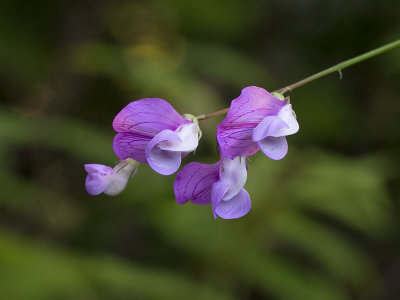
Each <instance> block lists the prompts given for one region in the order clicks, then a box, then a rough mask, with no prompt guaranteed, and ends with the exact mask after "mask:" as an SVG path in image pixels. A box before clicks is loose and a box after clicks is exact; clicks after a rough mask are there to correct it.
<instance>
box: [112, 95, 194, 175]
mask: <svg viewBox="0 0 400 300" xmlns="http://www.w3.org/2000/svg"><path fill="white" fill-rule="evenodd" d="M113 127H114V130H115V131H117V132H118V134H117V135H116V136H115V138H114V144H113V148H114V152H115V154H116V155H117V156H118V157H119V158H120V159H125V158H133V159H134V160H137V161H139V162H141V163H144V162H147V163H148V164H149V165H150V167H151V168H152V169H153V170H154V171H156V172H158V173H160V174H162V175H170V174H172V173H175V172H176V171H177V170H178V168H179V166H180V164H181V159H182V157H183V156H185V155H187V154H188V153H189V152H192V151H194V150H195V149H196V148H197V146H198V143H199V139H200V136H201V131H200V129H199V126H198V124H197V120H196V118H195V117H194V116H191V115H185V117H184V116H181V115H180V114H178V113H177V112H176V111H175V109H174V108H173V107H172V106H171V105H170V104H169V103H168V102H166V101H165V100H163V99H159V98H147V99H141V100H138V101H134V102H131V103H130V104H128V105H127V106H126V107H125V108H123V109H122V110H121V111H120V112H119V113H118V114H117V116H116V117H115V119H114V122H113Z"/></svg>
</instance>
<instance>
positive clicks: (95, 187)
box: [85, 158, 139, 196]
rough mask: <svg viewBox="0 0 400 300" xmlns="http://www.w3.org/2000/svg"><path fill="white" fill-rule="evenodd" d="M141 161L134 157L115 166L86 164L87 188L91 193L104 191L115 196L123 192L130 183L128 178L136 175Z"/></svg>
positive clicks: (96, 193)
mask: <svg viewBox="0 0 400 300" xmlns="http://www.w3.org/2000/svg"><path fill="white" fill-rule="evenodd" d="M138 166H139V163H138V162H137V161H134V160H133V159H130V158H128V159H126V160H123V161H121V162H119V163H118V164H117V165H116V166H115V167H114V168H111V167H108V166H104V165H98V164H86V165H85V170H86V172H87V173H88V175H87V177H86V182H85V186H86V190H87V192H88V193H89V194H90V195H93V196H95V195H99V194H101V193H104V194H106V195H109V196H115V195H118V194H119V193H121V192H122V191H123V190H124V189H125V187H126V184H127V183H128V179H129V178H131V177H132V176H133V175H135V173H136V171H137V168H138Z"/></svg>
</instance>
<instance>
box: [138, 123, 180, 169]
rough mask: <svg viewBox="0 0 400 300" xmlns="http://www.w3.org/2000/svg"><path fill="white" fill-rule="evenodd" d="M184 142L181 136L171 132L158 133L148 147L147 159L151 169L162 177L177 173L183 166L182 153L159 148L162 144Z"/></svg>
mask: <svg viewBox="0 0 400 300" xmlns="http://www.w3.org/2000/svg"><path fill="white" fill-rule="evenodd" d="M166 141H182V140H181V138H180V137H179V135H178V134H177V133H175V132H173V131H171V130H168V129H167V130H163V131H161V132H160V133H158V134H157V135H156V136H155V137H154V138H153V139H152V140H151V141H150V142H149V144H148V145H147V147H146V158H147V162H148V163H149V165H150V167H151V168H152V169H153V170H154V171H156V172H157V173H159V174H161V175H171V174H173V173H175V172H176V171H177V170H178V169H179V166H180V165H181V158H182V155H181V152H179V151H178V152H176V151H169V150H162V149H161V148H160V147H158V146H157V144H158V143H160V142H166Z"/></svg>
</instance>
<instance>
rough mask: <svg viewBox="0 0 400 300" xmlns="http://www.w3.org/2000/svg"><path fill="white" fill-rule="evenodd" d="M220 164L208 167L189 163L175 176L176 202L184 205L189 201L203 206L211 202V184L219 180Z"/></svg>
mask: <svg viewBox="0 0 400 300" xmlns="http://www.w3.org/2000/svg"><path fill="white" fill-rule="evenodd" d="M220 164H221V163H220V162H218V163H216V164H213V165H208V164H200V163H190V164H188V165H186V166H185V167H184V168H183V169H182V170H181V171H180V172H179V173H178V175H177V176H176V180H175V183H174V192H175V198H176V201H177V202H178V203H179V204H184V203H186V202H188V201H189V200H191V201H192V202H193V203H196V204H200V205H204V204H208V203H210V201H211V188H212V184H213V183H214V182H215V181H217V180H218V179H219V167H220Z"/></svg>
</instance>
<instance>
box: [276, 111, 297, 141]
mask: <svg viewBox="0 0 400 300" xmlns="http://www.w3.org/2000/svg"><path fill="white" fill-rule="evenodd" d="M278 117H279V118H281V119H282V121H284V122H285V123H286V124H287V125H288V127H287V128H282V129H281V130H279V132H277V133H275V135H274V136H287V135H291V134H295V133H296V132H297V131H299V123H298V122H297V120H296V116H295V114H294V112H293V109H292V105H291V104H286V105H285V106H284V107H282V109H281V110H280V111H279V113H278Z"/></svg>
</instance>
